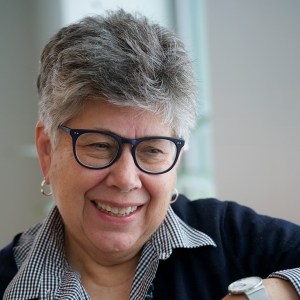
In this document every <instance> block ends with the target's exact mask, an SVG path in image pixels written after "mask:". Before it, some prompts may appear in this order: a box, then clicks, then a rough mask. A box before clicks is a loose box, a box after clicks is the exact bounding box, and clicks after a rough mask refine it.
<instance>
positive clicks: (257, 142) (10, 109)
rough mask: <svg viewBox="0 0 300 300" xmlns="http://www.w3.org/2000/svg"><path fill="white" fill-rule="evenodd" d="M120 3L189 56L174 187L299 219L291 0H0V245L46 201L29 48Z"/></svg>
mask: <svg viewBox="0 0 300 300" xmlns="http://www.w3.org/2000/svg"><path fill="white" fill-rule="evenodd" d="M120 7H121V8H124V9H125V10H127V11H130V12H136V11H137V12H141V13H142V14H144V15H146V16H148V17H149V18H151V19H152V20H154V21H156V22H158V23H160V24H162V25H163V26H166V27H168V28H169V29H171V30H175V31H176V32H177V33H178V35H180V37H181V38H182V39H183V40H184V41H185V43H186V46H187V49H188V51H189V52H190V55H191V57H192V59H193V62H194V68H195V73H196V76H197V81H198V86H199V98H200V100H201V107H200V118H199V120H198V125H197V128H196V129H195V131H194V133H193V135H192V137H191V143H190V150H189V152H188V154H187V155H186V156H185V158H184V161H183V163H182V166H181V169H180V174H179V175H180V176H179V179H178V189H179V191H180V192H182V193H185V194H187V195H188V196H189V197H191V198H193V199H194V198H200V197H218V198H220V199H224V200H225V199H230V200H234V201H237V202H240V203H242V204H245V205H248V206H251V207H253V208H254V209H255V210H257V211H259V212H261V213H263V214H268V215H272V216H275V217H280V218H285V219H289V220H291V221H294V222H297V223H300V216H299V211H300V193H299V186H300V158H299V156H300V119H299V116H300V59H299V53H300V38H299V37H300V18H299V12H300V1H299V0H284V1H282V0H251V1H249V0H226V1H221V0H194V1H193V0H152V1H146V0H84V1H83V0H51V1H48V0H26V1H24V0H0V104H1V108H0V141H1V142H0V191H1V200H0V201H1V206H0V228H1V233H0V247H2V246H4V245H5V244H6V243H8V242H9V241H10V240H11V238H12V237H13V235H15V234H16V233H18V232H20V231H22V230H24V229H25V228H27V227H28V226H31V225H33V224H35V223H36V222H38V221H40V220H41V219H42V218H43V217H44V215H45V213H46V211H47V208H48V207H49V203H50V202H51V200H50V199H47V198H45V197H42V196H41V194H40V182H41V181H42V179H43V178H42V173H41V172H40V169H39V163H38V160H37V157H36V152H35V148H34V127H35V123H36V120H37V102H38V99H37V95H36V88H35V80H36V76H37V70H38V60H39V55H40V52H41V49H42V47H43V46H44V44H45V43H46V42H47V40H48V39H49V38H50V36H51V35H52V34H54V33H55V32H56V31H57V30H58V29H59V28H60V27H61V26H63V25H67V24H69V23H71V22H73V21H77V20H78V19H80V18H82V17H84V16H86V15H92V14H96V13H98V14H101V13H103V12H104V11H105V10H107V9H116V8H120ZM203 213H205V212H203Z"/></svg>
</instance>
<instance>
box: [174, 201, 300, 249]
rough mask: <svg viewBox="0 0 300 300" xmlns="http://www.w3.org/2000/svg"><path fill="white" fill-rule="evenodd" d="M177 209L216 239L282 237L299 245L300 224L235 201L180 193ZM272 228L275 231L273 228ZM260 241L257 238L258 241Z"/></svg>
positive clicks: (238, 239)
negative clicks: (262, 213) (188, 196)
mask: <svg viewBox="0 0 300 300" xmlns="http://www.w3.org/2000/svg"><path fill="white" fill-rule="evenodd" d="M172 208H173V210H174V212H175V213H176V214H177V215H178V216H179V217H180V218H181V219H182V220H183V221H184V222H186V223H187V224H189V225H190V226H192V227H194V228H196V229H198V230H201V231H203V232H204V233H206V234H208V235H210V236H211V237H212V238H213V239H216V238H217V239H218V238H219V239H222V240H223V242H224V240H225V241H230V242H232V240H233V239H235V242H238V241H240V240H241V237H242V238H243V239H244V238H247V237H248V238H249V240H255V239H254V237H257V238H261V237H267V238H266V241H269V242H270V241H271V242H272V243H271V244H272V245H274V244H273V243H276V241H278V239H279V238H281V239H282V241H285V242H287V243H288V244H289V245H293V246H294V247H297V248H298V247H300V226H299V225H296V224H293V223H291V222H288V221H285V220H281V219H278V218H273V217H270V216H266V215H261V214H259V213H257V212H256V211H254V210H253V209H251V208H249V207H247V206H243V205H240V204H238V203H236V202H233V201H221V200H218V199H213V198H209V199H198V200H194V201H190V200H189V199H187V198H186V197H185V196H183V195H180V197H179V198H178V200H177V202H175V203H174V204H172ZM270 229H272V230H270ZM255 242H257V240H256V241H255Z"/></svg>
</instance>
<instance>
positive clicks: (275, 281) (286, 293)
mask: <svg viewBox="0 0 300 300" xmlns="http://www.w3.org/2000/svg"><path fill="white" fill-rule="evenodd" d="M263 283H264V286H265V289H266V291H267V293H268V295H269V299H270V300H276V299H277V300H282V299H286V300H299V295H298V293H297V291H296V289H295V288H294V286H293V285H292V284H291V283H290V282H289V281H287V280H283V279H279V278H269V279H264V280H263ZM222 300H247V297H246V296H244V295H226V296H225V297H224V298H222Z"/></svg>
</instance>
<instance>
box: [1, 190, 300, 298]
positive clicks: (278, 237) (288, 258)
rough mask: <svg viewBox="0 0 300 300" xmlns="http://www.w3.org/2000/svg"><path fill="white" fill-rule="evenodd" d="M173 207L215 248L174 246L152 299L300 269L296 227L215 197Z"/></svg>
mask: <svg viewBox="0 0 300 300" xmlns="http://www.w3.org/2000/svg"><path fill="white" fill-rule="evenodd" d="M172 208H173V209H174V211H175V213H176V214H177V215H178V216H179V217H180V218H181V219H182V220H183V221H185V222H186V223H187V224H189V225H191V226H192V227H194V228H196V229H198V230H200V231H202V232H204V233H206V234H207V235H209V236H210V237H211V238H212V239H213V240H214V241H215V243H216V244H217V247H212V246H204V247H200V248H195V249H175V250H174V252H173V253H172V255H171V257H170V258H169V259H167V260H164V261H160V264H159V268H158V271H157V274H156V278H155V280H154V299H172V300H176V299H178V300H179V299H180V300H183V299H187V300H192V299H195V300H196V299H197V300H199V299H204V300H205V299H207V300H213V299H221V298H222V297H224V295H225V294H226V293H227V286H228V284H229V283H231V282H232V281H234V280H236V279H239V278H242V277H246V276H252V275H256V276H261V277H267V276H268V275H270V274H271V273H272V272H275V271H279V270H284V269H290V268H296V267H300V226H298V225H295V224H292V223H290V222H286V221H283V220H279V219H274V218H270V217H267V216H261V215H258V214H256V213H255V212H254V211H253V210H251V209H249V208H246V207H243V206H240V205H238V204H236V203H233V202H223V201H218V200H215V199H206V200H198V201H189V200H188V199H186V198H185V197H184V196H180V197H179V199H178V200H177V202H176V203H174V204H172ZM18 238H19V236H16V237H15V239H14V240H13V242H12V243H11V244H10V245H8V246H7V247H6V248H4V249H3V250H2V251H0V297H2V295H3V293H4V290H5V288H6V287H7V285H8V283H9V282H10V281H11V279H12V277H13V276H14V274H15V273H16V272H17V267H16V264H15V261H14V259H13V253H12V249H13V247H14V245H15V244H16V243H17V240H18ZM298 281H299V282H300V279H299V278H298Z"/></svg>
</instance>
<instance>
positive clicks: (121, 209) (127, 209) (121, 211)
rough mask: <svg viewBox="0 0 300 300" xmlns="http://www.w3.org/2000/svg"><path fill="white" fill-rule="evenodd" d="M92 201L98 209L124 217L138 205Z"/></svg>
mask: <svg viewBox="0 0 300 300" xmlns="http://www.w3.org/2000/svg"><path fill="white" fill-rule="evenodd" d="M93 202H94V204H95V206H96V208H97V209H98V210H100V211H102V212H104V213H106V214H108V215H111V216H114V217H125V216H128V215H130V214H132V213H133V212H135V211H136V210H137V209H138V206H128V207H115V206H110V205H108V204H104V203H101V202H97V201H93Z"/></svg>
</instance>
